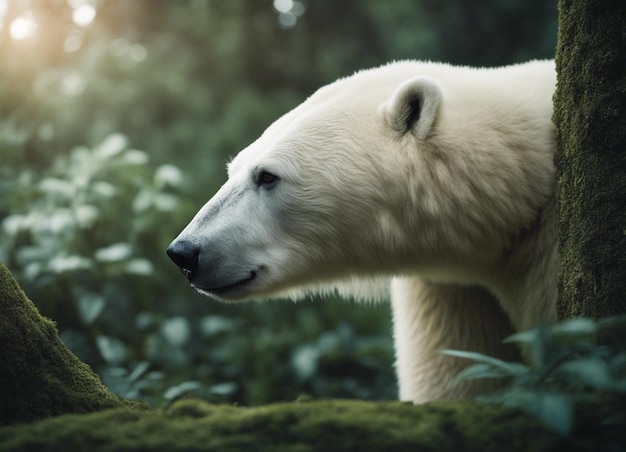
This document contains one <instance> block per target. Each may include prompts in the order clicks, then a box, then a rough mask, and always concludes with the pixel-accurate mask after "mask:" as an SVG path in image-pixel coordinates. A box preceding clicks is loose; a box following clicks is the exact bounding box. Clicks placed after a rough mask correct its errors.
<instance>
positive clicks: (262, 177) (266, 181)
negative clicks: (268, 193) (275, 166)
mask: <svg viewBox="0 0 626 452" xmlns="http://www.w3.org/2000/svg"><path fill="white" fill-rule="evenodd" d="M277 182H278V176H276V175H274V174H272V173H268V172H267V171H261V172H260V173H259V176H258V178H257V184H258V185H259V187H263V188H268V189H269V188H274V186H275V185H276V183H277Z"/></svg>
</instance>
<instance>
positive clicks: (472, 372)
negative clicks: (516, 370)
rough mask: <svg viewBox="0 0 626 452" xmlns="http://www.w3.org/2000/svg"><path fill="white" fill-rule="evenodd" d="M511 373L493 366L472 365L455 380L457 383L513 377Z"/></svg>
mask: <svg viewBox="0 0 626 452" xmlns="http://www.w3.org/2000/svg"><path fill="white" fill-rule="evenodd" d="M511 376H512V375H511V373H510V372H507V371H505V370H504V369H501V368H498V367H494V366H492V365H491V364H484V363H480V364H472V365H471V366H469V367H466V368H465V369H463V370H462V371H461V372H459V374H458V375H457V376H456V378H455V382H457V383H458V382H461V381H465V380H475V379H478V378H506V377H511Z"/></svg>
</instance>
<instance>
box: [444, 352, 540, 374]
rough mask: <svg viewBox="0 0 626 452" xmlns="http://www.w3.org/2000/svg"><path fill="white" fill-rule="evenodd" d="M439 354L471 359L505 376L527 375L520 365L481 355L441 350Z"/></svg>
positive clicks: (522, 365)
mask: <svg viewBox="0 0 626 452" xmlns="http://www.w3.org/2000/svg"><path fill="white" fill-rule="evenodd" d="M439 353H441V354H443V355H448V356H456V357H457V358H465V359H471V360H472V361H476V362H477V363H484V364H488V365H490V366H493V367H494V368H496V369H500V370H501V371H504V372H505V374H506V375H510V376H519V375H523V374H526V373H528V367H527V366H525V365H524V364H521V363H509V362H506V361H502V360H501V359H497V358H494V357H492V356H487V355H483V354H482V353H476V352H466V351H461V350H441V351H440V352H439Z"/></svg>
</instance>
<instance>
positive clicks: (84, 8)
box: [72, 5, 96, 27]
mask: <svg viewBox="0 0 626 452" xmlns="http://www.w3.org/2000/svg"><path fill="white" fill-rule="evenodd" d="M95 17H96V8H94V7H93V6H91V5H81V6H79V7H78V8H76V9H74V11H73V12H72V19H73V20H74V23H75V24H76V25H78V26H79V27H86V26H87V25H89V24H90V23H91V22H93V20H94V19H95Z"/></svg>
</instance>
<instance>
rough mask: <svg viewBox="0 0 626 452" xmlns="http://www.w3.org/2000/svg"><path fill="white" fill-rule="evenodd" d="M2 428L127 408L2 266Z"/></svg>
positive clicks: (0, 327) (0, 352)
mask: <svg viewBox="0 0 626 452" xmlns="http://www.w3.org/2000/svg"><path fill="white" fill-rule="evenodd" d="M0 344H1V345H0V387H1V391H0V425H6V424H13V423H18V422H29V421H34V420H37V419H43V418H45V417H48V416H55V415H59V414H64V413H87V412H91V411H96V410H102V409H105V408H112V407H120V406H125V405H127V404H128V403H129V402H126V401H123V400H120V399H119V398H118V397H116V396H115V395H114V394H112V393H110V392H109V391H108V390H107V389H106V388H105V387H104V385H103V384H102V383H101V382H100V380H99V378H98V376H97V375H96V374H95V373H94V372H93V371H92V370H91V369H90V368H89V366H87V365H86V364H84V363H82V362H81V361H80V360H79V359H78V358H77V357H76V356H75V355H74V354H73V353H72V352H70V351H69V350H68V349H67V348H66V347H65V345H64V344H63V343H62V342H61V340H60V339H59V336H58V333H57V329H56V327H55V324H54V323H53V322H52V321H50V320H49V319H46V318H44V317H42V316H41V315H40V314H39V312H38V311H37V308H36V307H35V305H34V304H33V303H32V302H31V301H30V300H29V299H28V298H27V297H26V295H25V294H24V292H23V291H22V290H21V288H20V287H19V286H18V284H17V283H16V282H15V280H14V279H13V276H12V275H11V273H10V272H9V270H8V269H7V268H6V267H5V266H4V265H3V264H1V263H0Z"/></svg>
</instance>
